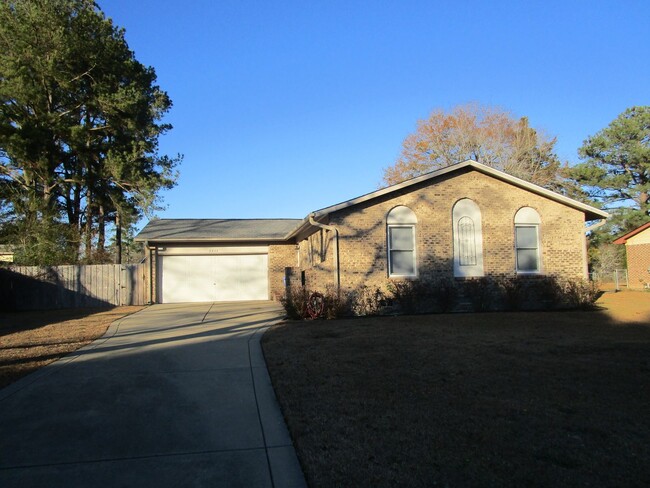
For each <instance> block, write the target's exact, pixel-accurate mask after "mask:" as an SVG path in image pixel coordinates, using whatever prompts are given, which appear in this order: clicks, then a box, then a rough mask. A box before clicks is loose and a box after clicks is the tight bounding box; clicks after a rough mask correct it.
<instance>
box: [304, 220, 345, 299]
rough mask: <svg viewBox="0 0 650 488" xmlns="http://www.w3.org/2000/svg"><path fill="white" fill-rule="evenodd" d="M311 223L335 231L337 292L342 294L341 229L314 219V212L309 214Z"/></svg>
mask: <svg viewBox="0 0 650 488" xmlns="http://www.w3.org/2000/svg"><path fill="white" fill-rule="evenodd" d="M309 223H310V224H311V225H313V226H314V227H318V228H320V229H325V230H329V231H331V232H333V233H334V241H335V243H336V244H335V247H334V252H335V256H334V266H335V271H336V294H337V295H340V294H341V266H340V261H339V230H338V229H337V228H336V227H334V226H333V225H327V224H321V223H320V222H316V220H314V214H313V213H310V214H309Z"/></svg>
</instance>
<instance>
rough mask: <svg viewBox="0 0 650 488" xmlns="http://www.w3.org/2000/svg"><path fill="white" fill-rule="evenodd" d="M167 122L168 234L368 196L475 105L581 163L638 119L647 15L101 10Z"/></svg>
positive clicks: (475, 6)
mask: <svg viewBox="0 0 650 488" xmlns="http://www.w3.org/2000/svg"><path fill="white" fill-rule="evenodd" d="M99 4H100V7H101V8H102V10H103V11H104V12H105V14H106V15H107V16H108V17H111V18H112V19H113V21H114V22H115V23H116V24H117V25H119V26H121V27H124V28H125V29H126V39H127V41H128V43H129V46H130V47H131V49H132V50H134V51H135V55H136V57H137V59H138V60H139V61H140V62H142V63H144V64H146V65H150V66H153V67H154V68H155V70H156V73H157V75H158V82H159V85H160V86H161V87H162V88H163V89H164V90H165V91H167V92H168V93H169V95H170V97H171V98H172V100H173V102H174V107H173V108H172V110H171V112H170V113H169V115H168V117H167V118H166V121H167V122H169V123H171V124H173V125H174V129H173V130H172V131H171V132H170V133H169V134H167V135H165V136H164V137H163V138H162V139H161V144H160V148H161V152H162V153H164V154H170V155H174V154H176V153H182V154H184V155H185V159H184V161H183V163H182V165H181V166H180V168H179V169H180V179H179V182H178V186H177V187H175V188H174V189H173V190H170V191H167V192H165V193H164V194H163V197H164V201H165V203H166V205H167V209H166V210H164V211H161V212H158V213H157V215H158V216H160V217H165V218H256V217H257V218H278V217H293V218H302V217H304V216H305V215H306V214H307V213H308V212H310V211H312V210H316V209H319V208H322V207H325V206H329V205H332V204H335V203H338V202H340V201H344V200H347V199H350V198H353V197H356V196H358V195H361V194H364V193H367V192H368V191H372V190H374V189H376V188H377V186H378V184H379V183H380V181H381V176H382V169H383V168H385V167H386V166H389V165H391V164H392V163H393V162H394V161H395V159H396V158H397V156H398V155H399V152H400V148H401V143H402V141H403V139H404V138H405V137H406V136H407V135H408V134H410V133H411V132H413V131H414V130H415V127H416V122H417V120H418V119H421V118H425V117H427V116H428V114H429V113H430V112H431V111H432V110H433V109H435V108H444V109H450V108H452V107H454V106H456V105H459V104H465V103H468V102H478V103H481V104H488V105H496V106H499V107H502V108H504V109H506V110H508V111H510V112H512V113H513V114H514V115H516V116H528V118H529V120H530V123H531V125H532V126H533V127H535V128H539V129H542V130H544V131H545V132H546V133H548V134H550V135H553V136H556V137H557V138H558V143H557V146H556V148H557V151H558V154H559V155H560V157H561V158H562V159H563V160H567V161H569V162H571V163H575V162H577V161H578V157H577V149H578V147H579V146H580V145H581V144H582V141H583V140H584V139H585V138H586V137H587V136H589V135H592V134H594V133H596V132H597V131H598V130H600V129H602V128H604V127H605V126H607V125H608V124H609V122H611V121H612V120H613V119H614V118H615V117H616V116H617V115H618V114H620V113H621V112H622V111H623V110H625V109H626V108H627V107H630V106H633V105H648V104H650V63H649V62H648V45H649V39H650V28H649V27H648V19H650V2H648V1H647V0H612V1H607V2H605V1H598V0H592V1H580V0H568V1H567V0H564V1H553V0H547V1H543V2H541V1H540V2H528V1H522V0H519V1H461V0H457V1H448V2H441V1H428V2H424V1H423V2H415V1H397V0H396V1H391V2H387V1H386V2H383V1H354V0H348V1H336V0H331V1H309V0H307V1H300V2H298V1H295V2H294V1H282V2H275V1H269V0H267V1H236V0H232V1H231V0H224V1H219V0H213V1H209V0H185V1H173V0H138V1H133V0H99Z"/></svg>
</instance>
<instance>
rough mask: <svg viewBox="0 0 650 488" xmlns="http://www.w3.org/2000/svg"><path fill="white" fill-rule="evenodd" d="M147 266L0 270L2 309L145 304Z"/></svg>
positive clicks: (101, 265)
mask: <svg viewBox="0 0 650 488" xmlns="http://www.w3.org/2000/svg"><path fill="white" fill-rule="evenodd" d="M148 301H149V287H148V280H147V270H146V265H145V264H97V265H84V266H77V265H70V266H12V267H10V268H4V269H0V309H2V310H47V309H56V308H85V307H102V306H111V305H145V304H147V303H148Z"/></svg>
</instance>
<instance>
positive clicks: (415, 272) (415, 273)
mask: <svg viewBox="0 0 650 488" xmlns="http://www.w3.org/2000/svg"><path fill="white" fill-rule="evenodd" d="M393 229H411V239H412V246H411V247H412V249H392V248H391V245H390V243H391V239H390V236H391V231H392V230H393ZM386 236H387V237H388V242H387V247H388V276H389V277H390V278H416V277H417V276H418V266H417V263H418V261H417V249H416V242H417V241H416V239H415V225H414V224H409V225H406V224H388V230H387V232H386ZM393 252H411V253H412V255H413V258H412V259H413V273H412V274H399V273H393V272H392V269H393V260H392V258H393Z"/></svg>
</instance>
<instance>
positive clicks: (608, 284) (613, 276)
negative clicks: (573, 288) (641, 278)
mask: <svg viewBox="0 0 650 488" xmlns="http://www.w3.org/2000/svg"><path fill="white" fill-rule="evenodd" d="M589 278H590V279H591V280H592V281H597V282H598V283H600V286H601V287H602V289H603V290H614V291H619V290H622V289H626V290H627V289H628V288H629V287H630V283H629V281H628V277H627V269H615V270H614V271H610V272H607V273H599V272H593V273H589Z"/></svg>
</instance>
